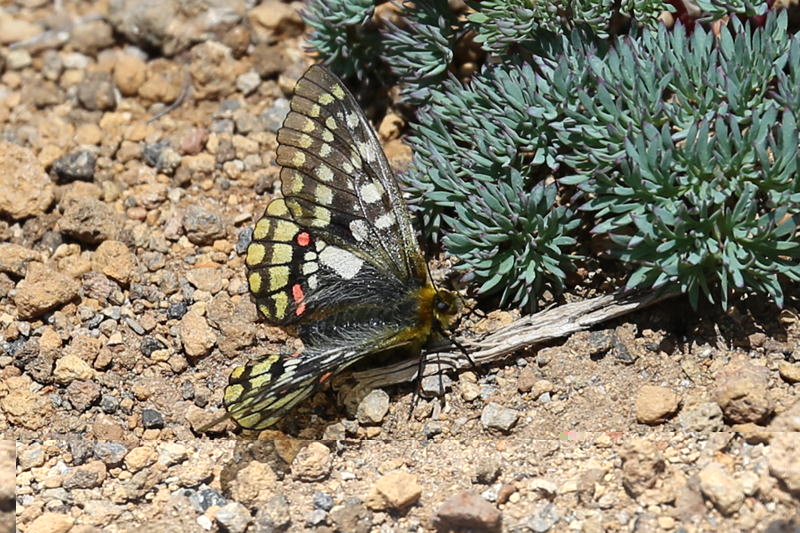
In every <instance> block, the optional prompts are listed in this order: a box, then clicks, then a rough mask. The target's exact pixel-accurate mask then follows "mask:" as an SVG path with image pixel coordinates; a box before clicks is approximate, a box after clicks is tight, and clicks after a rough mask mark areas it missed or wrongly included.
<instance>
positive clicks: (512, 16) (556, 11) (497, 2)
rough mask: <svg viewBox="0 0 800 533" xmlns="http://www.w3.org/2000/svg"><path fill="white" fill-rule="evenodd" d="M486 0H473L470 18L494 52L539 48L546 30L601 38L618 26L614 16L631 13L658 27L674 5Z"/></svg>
mask: <svg viewBox="0 0 800 533" xmlns="http://www.w3.org/2000/svg"><path fill="white" fill-rule="evenodd" d="M616 4H617V0H574V1H563V0H556V1H552V2H540V1H537V0H486V1H481V2H470V6H471V7H472V8H473V9H474V10H475V12H474V13H470V14H469V15H468V16H467V19H468V20H469V22H470V25H469V27H470V29H472V30H474V31H475V33H476V37H475V41H476V42H478V43H480V44H481V45H483V47H484V48H485V49H486V50H488V51H491V52H494V53H503V52H505V51H507V50H509V49H510V48H512V47H522V48H527V49H531V50H536V49H537V47H538V46H539V41H540V40H541V38H542V35H543V34H544V33H552V34H558V33H562V32H564V31H570V30H573V29H578V28H586V29H588V30H590V31H591V32H592V33H593V34H594V35H596V36H598V37H600V38H606V37H608V36H609V34H610V32H611V31H613V30H614V22H615V21H614V19H615V18H616V17H619V16H627V17H630V18H631V19H632V20H634V21H636V23H637V24H640V25H643V26H647V27H651V28H654V27H656V25H657V23H658V17H659V16H660V15H661V13H662V12H664V11H672V10H673V8H672V6H670V5H669V4H668V3H667V2H663V1H657V0H621V1H619V6H616Z"/></svg>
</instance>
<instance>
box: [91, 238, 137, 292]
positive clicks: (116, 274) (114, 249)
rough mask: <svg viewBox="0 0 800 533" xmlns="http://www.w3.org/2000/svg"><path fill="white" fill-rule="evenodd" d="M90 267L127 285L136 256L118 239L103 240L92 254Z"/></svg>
mask: <svg viewBox="0 0 800 533" xmlns="http://www.w3.org/2000/svg"><path fill="white" fill-rule="evenodd" d="M92 268H93V269H94V270H95V271H98V272H101V273H102V274H104V275H106V276H108V277H109V278H111V279H113V280H116V281H118V282H119V283H120V284H121V285H123V286H127V285H128V284H129V283H130V282H131V281H132V280H133V276H134V272H135V270H136V257H135V256H134V255H133V253H131V251H130V250H128V247H127V246H126V245H125V243H122V242H120V241H114V240H108V241H103V242H102V243H101V244H100V246H98V247H97V250H95V252H94V254H93V255H92Z"/></svg>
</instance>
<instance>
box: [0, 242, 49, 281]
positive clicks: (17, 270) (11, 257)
mask: <svg viewBox="0 0 800 533" xmlns="http://www.w3.org/2000/svg"><path fill="white" fill-rule="evenodd" d="M40 258H41V254H40V253H38V252H36V251H35V250H31V249H30V248H26V247H24V246H20V245H19V244H13V243H10V242H4V243H0V272H7V273H9V274H11V275H13V276H16V277H20V278H21V277H23V276H25V273H26V272H27V270H28V264H29V263H31V262H32V261H36V260H39V259H40Z"/></svg>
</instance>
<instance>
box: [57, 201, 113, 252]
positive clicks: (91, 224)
mask: <svg viewBox="0 0 800 533" xmlns="http://www.w3.org/2000/svg"><path fill="white" fill-rule="evenodd" d="M122 225H123V224H122V220H121V217H120V216H119V215H118V214H117V212H116V211H115V210H114V208H113V207H112V206H110V205H109V204H106V203H105V202H102V201H100V200H97V199H94V198H83V199H80V200H77V201H75V202H70V203H69V204H68V205H67V207H66V209H65V210H64V214H63V215H62V216H61V218H60V219H59V220H58V222H57V223H56V230H57V231H60V232H61V233H63V234H64V235H66V236H68V237H72V238H74V239H76V240H78V241H80V242H84V243H86V244H99V243H101V242H103V241H106V240H109V239H113V238H114V237H115V236H116V235H117V233H118V232H119V229H120V228H121V227H122Z"/></svg>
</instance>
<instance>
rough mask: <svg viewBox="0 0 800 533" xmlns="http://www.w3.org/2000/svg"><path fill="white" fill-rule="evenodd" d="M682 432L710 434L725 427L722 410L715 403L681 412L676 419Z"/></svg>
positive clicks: (704, 404)
mask: <svg viewBox="0 0 800 533" xmlns="http://www.w3.org/2000/svg"><path fill="white" fill-rule="evenodd" d="M676 421H677V423H678V425H679V426H680V427H681V429H682V430H684V431H695V432H698V433H712V432H715V431H721V430H722V429H723V428H724V427H725V423H724V422H723V415H722V409H720V407H719V405H718V404H717V403H716V402H703V403H701V404H698V405H693V406H692V407H689V408H685V409H683V410H681V412H680V413H679V414H678V416H677V419H676Z"/></svg>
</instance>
